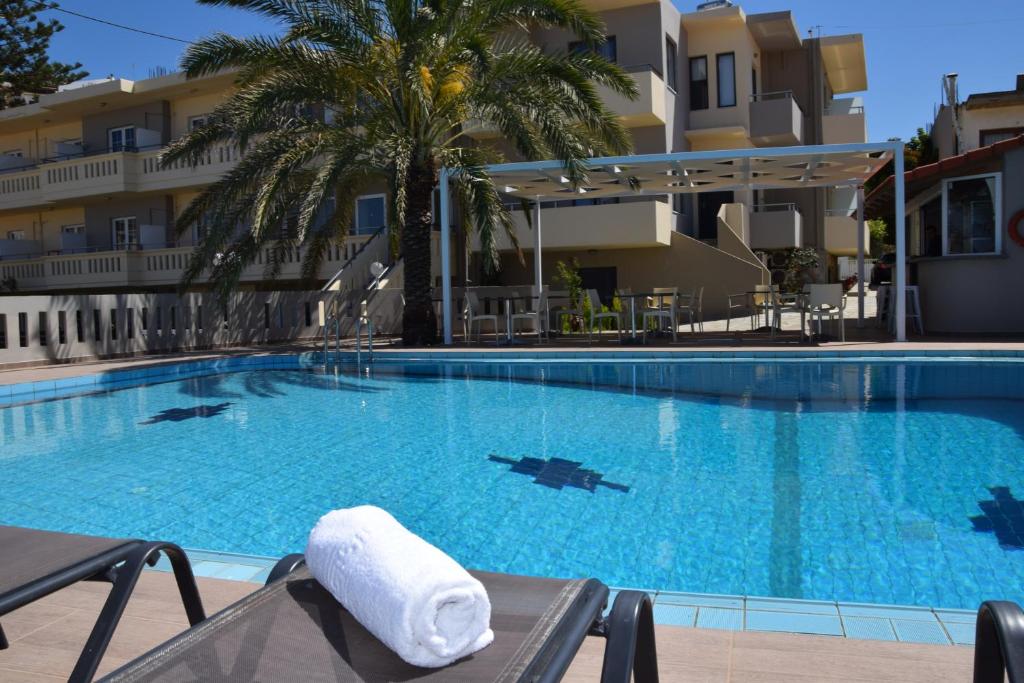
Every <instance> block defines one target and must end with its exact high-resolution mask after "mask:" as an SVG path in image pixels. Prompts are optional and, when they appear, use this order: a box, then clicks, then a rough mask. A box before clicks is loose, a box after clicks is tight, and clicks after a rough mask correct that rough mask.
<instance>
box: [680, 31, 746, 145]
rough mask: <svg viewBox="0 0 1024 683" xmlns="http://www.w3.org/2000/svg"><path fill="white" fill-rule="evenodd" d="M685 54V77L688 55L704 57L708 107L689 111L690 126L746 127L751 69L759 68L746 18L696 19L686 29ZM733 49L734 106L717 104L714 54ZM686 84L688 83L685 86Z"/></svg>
mask: <svg viewBox="0 0 1024 683" xmlns="http://www.w3.org/2000/svg"><path fill="white" fill-rule="evenodd" d="M686 36H687V40H686V50H687V55H688V56H687V58H686V60H685V63H684V65H683V66H685V69H686V76H687V82H688V81H689V68H690V67H689V59H690V57H702V56H706V57H707V58H708V108H707V109H701V110H698V111H691V112H690V118H689V125H690V127H691V128H718V127H721V126H742V127H744V128H746V129H747V130H748V131H749V130H750V107H749V102H750V95H751V92H752V88H751V69H755V68H756V69H757V71H758V72H759V73H760V72H761V59H760V52H761V50H760V48H758V47H757V44H756V43H755V42H754V38H753V36H751V35H750V31H749V29H748V28H747V25H746V22H742V21H739V20H735V21H728V22H725V21H716V22H699V23H698V24H696V25H695V26H693V27H692V28H687V31H686ZM725 52H733V53H735V64H736V106H734V107H719V106H718V65H717V60H716V59H715V56H716V55H717V54H719V53H725ZM687 87H688V86H687Z"/></svg>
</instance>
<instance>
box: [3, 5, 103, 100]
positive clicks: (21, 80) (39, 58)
mask: <svg viewBox="0 0 1024 683" xmlns="http://www.w3.org/2000/svg"><path fill="white" fill-rule="evenodd" d="M56 6H57V3H55V2H40V1H39V0H3V4H2V6H0V109H7V108H8V107H15V106H18V105H19V104H27V103H30V102H33V101H35V99H36V97H35V96H36V95H37V94H39V93H47V92H53V91H55V90H56V89H57V86H60V85H64V84H65V83H71V82H72V81H77V80H79V79H81V78H85V77H86V76H88V75H89V73H88V72H87V71H81V70H80V68H81V66H82V65H81V64H78V63H75V64H63V63H61V62H52V61H50V58H49V57H48V56H47V55H46V51H47V49H48V48H49V46H50V38H51V37H52V36H53V34H54V33H57V32H59V31H62V30H64V25H63V24H61V23H60V22H59V21H57V20H56V19H50V20H49V21H43V20H41V19H39V18H38V16H37V15H36V13H37V12H39V11H40V10H48V9H52V8H54V7H56Z"/></svg>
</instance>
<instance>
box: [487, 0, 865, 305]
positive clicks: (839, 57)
mask: <svg viewBox="0 0 1024 683" xmlns="http://www.w3.org/2000/svg"><path fill="white" fill-rule="evenodd" d="M589 5H590V6H591V7H592V9H594V10H595V11H597V12H598V13H599V14H600V16H601V18H602V19H603V20H604V22H605V24H606V26H607V43H606V45H605V46H604V48H603V51H604V54H605V56H606V57H608V58H609V59H612V60H613V61H616V62H617V63H618V64H619V65H620V66H622V67H623V69H625V70H626V71H627V72H629V73H630V74H631V75H632V77H633V79H634V80H635V81H636V84H637V88H638V90H639V92H640V95H639V97H638V98H637V99H636V100H634V101H628V100H626V99H624V98H622V97H619V96H617V95H615V94H613V93H611V92H605V93H603V94H604V97H605V101H606V103H607V104H608V106H609V107H610V108H611V109H612V111H614V112H615V113H617V114H618V115H619V116H620V118H621V120H622V121H623V122H624V123H625V124H626V125H627V126H628V127H629V129H630V132H631V133H632V136H633V141H634V148H635V151H636V153H638V154H653V153H664V152H680V151H704V150H720V149H734V148H753V147H780V146H793V145H810V144H840V143H859V142H865V141H866V140H867V132H866V119H865V114H864V107H863V104H862V101H861V99H860V98H859V97H856V96H852V93H858V92H862V91H864V90H866V89H867V76H866V66H865V56H864V42H863V38H862V36H860V35H845V36H829V37H821V38H807V37H802V36H801V33H800V31H799V30H798V28H797V25H796V23H795V21H794V18H793V16H792V14H791V13H790V12H788V11H781V12H771V13H764V14H746V13H745V12H744V11H743V9H742V8H741V7H739V6H736V5H733V4H731V3H729V2H712V3H704V5H702V6H701V7H700V8H696V7H695V9H694V11H691V12H680V11H679V10H678V9H677V8H676V6H675V5H674V4H673V3H672V2H671V0H593V1H592V2H590V3H589ZM530 40H531V41H533V42H534V43H536V44H538V45H540V46H542V47H543V48H544V49H546V50H549V51H552V52H557V51H566V50H573V49H580V48H579V46H578V44H577V43H575V42H574V38H573V36H572V35H571V34H569V33H567V32H562V31H552V30H544V31H533V32H532V33H531V34H530ZM469 134H470V135H471V136H473V137H475V138H477V139H478V141H479V143H480V144H482V145H487V144H491V145H494V146H496V147H498V148H499V149H501V150H502V151H505V152H508V150H507V148H506V147H505V146H502V145H501V144H500V143H499V142H495V141H494V137H495V136H496V132H495V131H492V130H486V129H474V130H470V131H469ZM515 159H516V157H515V156H514V155H511V154H509V160H515ZM725 205H729V206H732V207H733V208H732V209H731V215H733V216H735V218H734V220H733V222H734V223H737V225H732V226H725V227H731V228H732V229H733V231H734V232H735V233H736V234H737V235H738V236H739V237H740V239H741V241H742V242H743V243H744V244H743V247H740V248H732V247H735V245H734V244H733V243H734V241H735V240H732V239H729V240H725V239H720V236H721V235H720V231H721V230H723V229H725V227H723V225H722V215H720V214H721V209H722V207H723V206H725ZM855 208H856V193H855V190H854V189H853V188H841V189H829V190H825V189H801V190H773V191H757V192H706V193H700V194H695V195H678V196H675V197H667V196H644V195H641V196H638V197H630V198H619V199H608V200H587V199H577V200H566V201H558V202H547V203H542V223H543V226H544V244H545V247H544V249H545V252H544V259H545V261H548V260H550V261H551V263H550V264H548V263H545V264H544V270H545V271H546V272H548V273H553V272H554V270H553V268H552V266H553V265H554V262H556V261H558V260H566V259H570V258H576V259H578V260H579V262H580V264H581V265H582V266H583V276H584V281H585V283H586V284H588V285H590V286H594V287H596V288H598V289H599V290H602V291H603V292H606V293H607V292H609V291H610V290H611V289H612V288H614V287H633V288H638V287H648V286H657V285H672V284H678V285H679V286H680V287H684V288H686V287H697V286H702V285H704V286H707V285H711V282H705V281H703V280H707V279H710V278H711V277H712V275H713V274H714V273H720V272H721V271H722V269H723V267H724V264H729V263H730V262H731V261H730V258H739V259H741V260H746V261H748V262H749V261H753V262H754V263H755V264H756V265H757V266H760V264H761V263H764V264H766V265H767V266H768V267H769V268H771V267H772V264H773V263H774V264H776V265H780V264H781V263H782V262H784V260H785V258H786V254H788V250H790V249H792V248H794V247H812V248H814V249H816V250H817V251H818V252H819V253H820V254H821V256H822V262H823V264H825V265H826V266H828V265H830V264H833V265H832V267H831V268H828V269H827V270H826V269H823V273H822V277H828V275H829V272H828V271H832V273H833V277H834V262H835V257H838V256H853V255H856V249H857V222H856V218H855V216H854V213H855ZM518 237H519V242H520V244H521V245H524V250H525V251H526V254H525V256H526V258H527V261H528V262H527V264H526V266H525V267H523V266H522V265H520V264H519V263H518V261H517V259H516V258H515V257H514V255H513V254H512V252H511V250H512V245H511V243H510V242H509V241H507V240H506V241H504V242H503V243H502V244H501V246H502V248H503V249H504V250H505V251H506V258H505V259H504V262H503V269H502V273H503V274H502V276H501V279H502V282H503V283H505V284H511V283H520V281H521V283H527V282H529V281H530V273H531V267H532V266H531V265H530V263H529V259H530V258H531V254H530V249H529V245H530V244H531V237H530V236H529V231H528V228H527V226H526V224H525V220H524V219H520V224H519V234H518ZM865 241H867V240H865ZM693 242H699V243H700V244H701V246H697V245H694V244H692V243H693ZM726 243H728V244H729V245H732V246H731V247H726V246H725V244H726ZM703 247H711V248H712V249H711V250H709V249H707V248H703ZM716 249H717V251H718V252H723V251H725V252H726V254H727V256H728V257H722V258H720V257H721V254H720V253H716V251H715V250H716ZM670 252H679V253H678V254H677V255H673V254H672V253H670ZM755 254H756V256H755ZM654 264H657V265H654ZM726 269H728V268H726ZM741 270H742V269H741ZM743 272H744V274H743V275H742V276H741V277H750V275H751V273H750V272H748V271H743ZM684 273H689V274H690V275H689V276H687V275H684ZM474 275H476V276H477V277H480V275H479V273H474V272H473V269H472V268H470V270H469V276H470V278H473V277H474ZM781 276H782V275H781V272H775V273H773V274H772V277H773V278H774V279H779V278H780V277H781ZM755 281H757V280H755ZM727 286H728V285H727V284H725V285H722V286H721V287H718V288H716V289H721V290H722V291H723V292H724V291H726V290H727ZM733 286H734V287H737V286H741V285H738V284H736V285H733ZM740 291H742V290H740ZM721 294H722V292H717V293H716V294H715V296H717V297H718V299H722V298H723V297H722V296H721ZM715 301H716V302H717V299H715ZM712 308H714V305H713V306H712Z"/></svg>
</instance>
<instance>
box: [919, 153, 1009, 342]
mask: <svg viewBox="0 0 1024 683" xmlns="http://www.w3.org/2000/svg"><path fill="white" fill-rule="evenodd" d="M1021 187H1024V149H1018V150H1015V151H1013V152H1010V153H1009V154H1007V155H1006V156H1005V157H1004V160H1003V221H1002V225H1000V226H997V229H998V230H1002V231H1003V254H1002V255H998V256H957V257H947V258H933V259H921V260H919V261H917V262H916V267H917V282H918V285H919V286H920V287H921V308H922V309H923V311H924V325H925V329H926V330H927V331H928V332H952V333H986V332H987V333H1016V334H1020V333H1024V305H1022V304H1021V302H1020V300H1019V297H1020V294H1021V292H1024V247H1022V246H1021V245H1019V244H1017V243H1016V242H1014V241H1012V240H1010V239H1009V238H1008V237H1007V236H1006V232H1005V231H1006V226H1007V223H1008V221H1009V219H1010V217H1011V216H1013V214H1014V213H1016V212H1017V211H1021V210H1024V193H1022V192H1020V191H1018V190H1019V188H1021Z"/></svg>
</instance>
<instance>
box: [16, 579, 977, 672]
mask: <svg viewBox="0 0 1024 683" xmlns="http://www.w3.org/2000/svg"><path fill="white" fill-rule="evenodd" d="M198 581H199V590H200V594H201V595H202V598H203V602H204V604H205V606H206V609H207V612H208V613H210V614H212V613H214V612H216V611H218V610H220V609H222V608H224V607H225V606H227V605H229V604H231V603H233V602H235V601H236V600H238V599H240V598H241V597H242V596H244V595H246V594H247V593H249V592H250V591H252V590H255V589H257V588H258V585H256V584H253V583H249V582H245V581H226V580H221V579H211V578H200V579H199V580H198ZM108 590H109V589H108V587H107V586H106V585H105V584H101V583H79V584H76V585H74V586H72V587H70V588H66V589H64V590H62V591H60V592H58V593H55V594H53V595H51V596H48V597H46V598H43V599H42V600H38V601H37V602H34V603H32V604H31V605H28V606H27V607H23V608H22V609H20V610H17V611H16V612H13V613H12V614H9V615H7V616H5V617H4V620H3V625H4V630H5V631H6V632H7V636H8V638H9V639H10V641H11V646H10V648H9V649H7V650H3V651H0V680H2V681H4V682H5V683H43V682H51V683H52V682H53V681H59V680H64V679H66V678H67V676H68V674H69V673H70V672H71V668H72V667H73V666H74V662H75V659H76V658H77V656H78V653H79V652H80V650H81V647H82V645H83V644H84V642H85V638H86V636H87V635H88V632H89V629H90V628H91V627H92V624H93V623H94V622H95V619H96V617H97V615H98V614H99V610H100V606H101V605H102V602H103V600H104V599H105V597H106V594H107V591H108ZM176 596H177V591H176V590H175V586H174V579H173V577H172V575H171V574H169V573H165V572H152V571H150V572H144V573H143V575H142V577H141V578H140V580H139V585H138V587H137V588H136V590H135V593H134V594H133V597H132V599H131V601H130V602H129V603H128V608H127V610H126V611H125V616H124V617H123V618H122V620H121V624H120V627H119V628H118V630H117V632H116V633H115V635H114V639H113V641H112V642H111V644H110V648H109V649H108V651H107V655H106V657H105V658H104V660H103V663H102V665H101V666H100V671H99V673H100V675H103V674H104V673H107V672H109V671H111V670H113V669H115V668H116V667H118V666H120V665H122V664H124V663H125V662H127V661H129V660H131V659H132V658H134V657H137V656H139V655H141V654H143V653H145V652H146V651H148V650H150V649H151V648H153V647H155V646H156V645H158V644H160V643H162V642H163V641H165V640H167V639H168V638H171V637H172V636H174V635H175V634H177V633H179V632H181V631H183V630H184V629H185V628H186V626H187V621H186V619H185V614H184V610H183V609H182V607H181V603H180V602H178V601H177V597H176ZM657 648H658V665H659V669H660V673H661V680H662V681H665V682H666V683H670V682H674V681H721V682H726V681H734V682H748V681H749V682H751V683H752V682H754V681H759V682H764V681H779V682H782V681H902V682H905V683H914V682H916V681H922V682H924V681H967V680H970V677H971V661H972V657H973V653H974V650H973V648H970V647H948V646H941V645H917V644H906V643H883V642H877V641H869V640H850V639H846V638H830V637H826V636H801V635H784V634H777V633H750V632H730V631H716V630H711V629H687V628H676V627H672V626H658V627H657ZM603 652H604V642H603V641H602V640H600V639H598V638H590V639H588V641H587V642H586V643H585V644H584V646H583V648H582V649H581V650H580V652H579V654H578V655H577V656H576V659H575V660H574V661H573V664H572V668H571V669H570V670H569V673H568V675H567V676H566V678H565V680H566V681H570V682H571V683H592V682H593V681H596V680H598V679H599V674H600V670H601V659H602V656H603Z"/></svg>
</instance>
